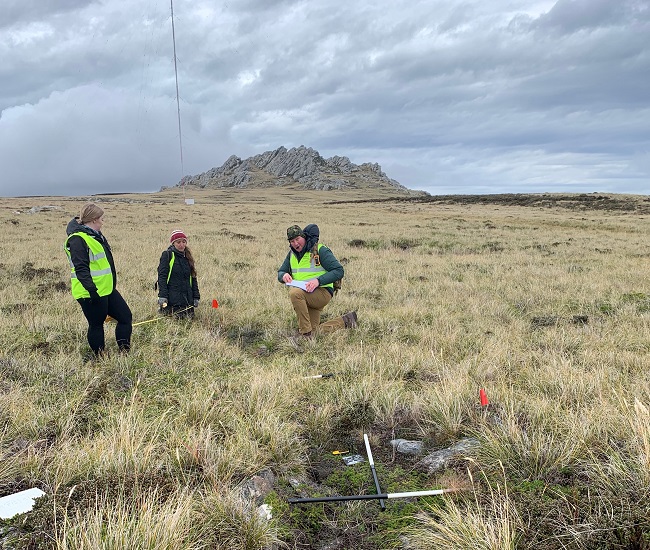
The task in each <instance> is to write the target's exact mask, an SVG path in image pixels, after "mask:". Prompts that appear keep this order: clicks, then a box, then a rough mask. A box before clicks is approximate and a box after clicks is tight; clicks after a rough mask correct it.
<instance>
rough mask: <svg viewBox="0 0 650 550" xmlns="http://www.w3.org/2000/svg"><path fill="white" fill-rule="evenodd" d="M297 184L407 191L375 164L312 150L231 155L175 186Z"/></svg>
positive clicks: (323, 188) (303, 147)
mask: <svg viewBox="0 0 650 550" xmlns="http://www.w3.org/2000/svg"><path fill="white" fill-rule="evenodd" d="M289 183H298V184H300V185H302V186H303V187H304V188H305V189H319V190H325V191H327V190H330V189H345V188H353V189H360V188H367V187H383V188H391V189H394V190H399V191H408V189H407V188H406V187H404V186H403V185H401V184H400V183H399V182H397V181H395V180H394V179H391V178H389V177H388V176H387V175H386V174H385V173H384V172H382V170H381V166H379V164H377V163H369V162H367V163H363V164H360V165H357V164H354V163H352V162H350V159H349V158H347V157H339V156H334V157H331V158H329V159H325V158H323V157H322V156H321V155H320V154H319V153H318V151H316V150H315V149H312V148H311V147H305V146H304V145H301V146H300V147H294V148H291V149H286V148H285V147H279V148H278V149H276V150H275V151H266V152H265V153H262V154H261V155H255V156H253V157H250V158H248V159H246V160H242V159H240V158H239V157H237V156H235V155H232V156H231V157H230V158H228V160H226V162H224V163H223V165H222V166H221V167H220V168H212V169H211V170H208V171H207V172H204V173H203V174H198V175H196V176H186V177H184V178H183V179H182V180H181V181H180V182H179V183H178V185H177V186H182V185H196V186H198V187H257V186H261V187H271V186H282V185H286V184H289Z"/></svg>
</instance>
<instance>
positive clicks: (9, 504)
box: [0, 487, 45, 519]
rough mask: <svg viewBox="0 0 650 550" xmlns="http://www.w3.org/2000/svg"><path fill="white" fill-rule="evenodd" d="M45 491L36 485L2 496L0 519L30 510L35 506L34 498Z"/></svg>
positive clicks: (40, 495) (0, 499) (0, 500)
mask: <svg viewBox="0 0 650 550" xmlns="http://www.w3.org/2000/svg"><path fill="white" fill-rule="evenodd" d="M44 494H45V493H44V492H43V491H41V490H40V489H38V488H36V487H34V488H33V489H27V490H25V491H20V492H19V493H14V494H13V495H9V496H6V497H2V498H0V519H10V518H12V517H14V516H15V515H17V514H24V513H25V512H29V511H30V510H31V509H32V508H33V507H34V500H36V499H37V498H38V497H42V496H43V495H44Z"/></svg>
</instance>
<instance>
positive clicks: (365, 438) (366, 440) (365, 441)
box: [363, 434, 386, 510]
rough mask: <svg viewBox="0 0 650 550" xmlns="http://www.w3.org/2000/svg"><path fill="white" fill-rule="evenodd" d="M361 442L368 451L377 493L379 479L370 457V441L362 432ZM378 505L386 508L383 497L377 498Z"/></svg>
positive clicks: (379, 491)
mask: <svg viewBox="0 0 650 550" xmlns="http://www.w3.org/2000/svg"><path fill="white" fill-rule="evenodd" d="M363 442H364V443H365V444H366V453H368V462H369V463H370V471H371V472H372V479H373V480H374V482H375V489H377V494H379V493H381V489H380V488H379V480H378V479H377V472H376V471H375V461H374V460H373V459H372V451H371V450H370V442H369V441H368V434H363ZM379 506H381V509H382V510H385V509H386V504H384V499H383V498H380V499H379Z"/></svg>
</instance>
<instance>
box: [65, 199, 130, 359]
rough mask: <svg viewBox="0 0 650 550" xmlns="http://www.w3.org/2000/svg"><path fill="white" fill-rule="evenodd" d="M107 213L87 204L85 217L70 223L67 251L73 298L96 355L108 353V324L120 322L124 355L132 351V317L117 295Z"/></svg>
mask: <svg viewBox="0 0 650 550" xmlns="http://www.w3.org/2000/svg"><path fill="white" fill-rule="evenodd" d="M103 225H104V210H103V209H102V208H101V207H100V206H97V205H96V204H94V203H88V204H86V205H85V206H84V207H83V209H82V210H81V215H80V216H79V217H75V218H73V219H72V220H70V222H69V223H68V227H67V230H66V231H67V234H68V238H67V239H66V241H65V246H64V247H65V251H66V254H67V255H68V260H69V261H70V277H71V282H72V284H71V286H72V296H73V297H74V298H75V299H76V300H77V302H79V305H80V306H81V310H82V311H83V314H84V316H85V317H86V319H87V320H88V344H89V345H90V348H91V349H92V351H93V352H94V353H95V355H100V354H101V353H102V352H103V351H104V346H105V341H104V321H105V320H106V316H107V315H110V316H111V317H112V318H113V319H115V320H116V321H117V326H116V327H115V339H116V340H117V346H118V348H119V349H120V351H122V352H128V351H129V349H131V331H132V324H131V323H132V315H131V310H130V309H129V306H128V305H127V303H126V302H125V301H124V298H122V296H121V295H120V293H119V292H118V291H117V288H116V286H117V276H116V273H115V263H114V261H113V254H112V253H111V247H110V245H109V244H108V241H107V240H106V237H104V235H103V234H102V232H101V229H102V226H103Z"/></svg>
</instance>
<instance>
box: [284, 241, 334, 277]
mask: <svg viewBox="0 0 650 550" xmlns="http://www.w3.org/2000/svg"><path fill="white" fill-rule="evenodd" d="M321 246H323V245H322V244H319V245H318V250H320V247H321ZM325 273H327V271H326V270H325V269H323V266H322V265H320V263H318V265H316V258H315V257H314V255H313V254H312V253H311V252H307V253H305V254H304V255H303V257H302V259H301V260H300V261H298V258H297V257H296V255H295V254H294V253H293V252H292V253H291V277H293V278H294V279H295V280H296V281H309V280H310V279H315V278H316V277H320V276H321V275H324V274H325ZM321 286H322V287H329V288H333V287H334V283H329V284H327V285H321Z"/></svg>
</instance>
